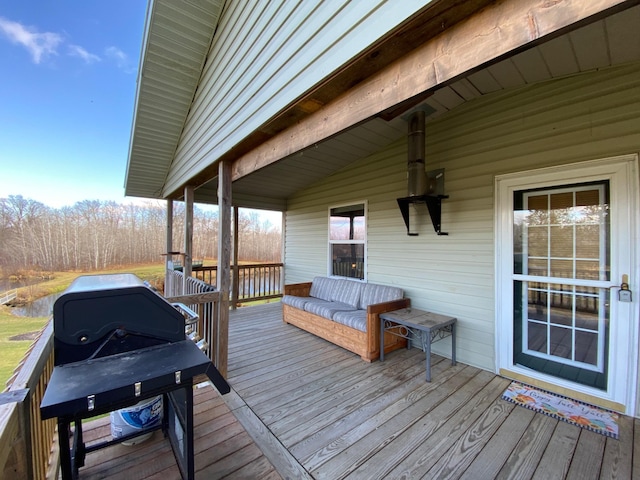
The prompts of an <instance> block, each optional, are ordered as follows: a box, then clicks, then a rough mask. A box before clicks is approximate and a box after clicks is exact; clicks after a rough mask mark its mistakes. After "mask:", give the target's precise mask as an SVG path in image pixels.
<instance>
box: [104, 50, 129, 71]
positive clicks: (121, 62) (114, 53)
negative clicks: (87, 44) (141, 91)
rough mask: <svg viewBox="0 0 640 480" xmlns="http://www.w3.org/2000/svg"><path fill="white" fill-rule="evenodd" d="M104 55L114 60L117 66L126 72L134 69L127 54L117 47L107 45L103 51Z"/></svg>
mask: <svg viewBox="0 0 640 480" xmlns="http://www.w3.org/2000/svg"><path fill="white" fill-rule="evenodd" d="M104 53H105V55H106V56H107V57H108V58H110V59H112V60H113V61H115V62H116V65H117V66H118V68H120V69H122V70H124V71H125V72H127V73H131V72H133V71H135V70H134V69H133V68H132V66H131V60H130V59H129V56H128V55H127V54H126V53H124V52H123V51H122V50H120V49H119V48H118V47H108V48H106V49H105V51H104Z"/></svg>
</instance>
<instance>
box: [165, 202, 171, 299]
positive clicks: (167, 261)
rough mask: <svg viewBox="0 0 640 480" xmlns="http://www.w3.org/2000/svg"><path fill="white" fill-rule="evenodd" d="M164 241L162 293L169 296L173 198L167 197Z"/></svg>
mask: <svg viewBox="0 0 640 480" xmlns="http://www.w3.org/2000/svg"><path fill="white" fill-rule="evenodd" d="M165 243H166V247H167V248H166V250H165V251H166V254H167V255H166V257H165V259H164V295H165V297H166V296H169V295H171V294H172V292H173V288H172V287H173V286H172V285H171V282H172V281H173V276H172V275H169V274H168V272H169V268H170V267H171V268H173V254H172V252H173V200H171V199H170V198H168V199H167V237H166V240H165Z"/></svg>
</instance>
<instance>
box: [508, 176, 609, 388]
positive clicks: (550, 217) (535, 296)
mask: <svg viewBox="0 0 640 480" xmlns="http://www.w3.org/2000/svg"><path fill="white" fill-rule="evenodd" d="M607 190H608V183H607V182H602V183H599V184H585V185H575V186H570V187H569V186H566V187H554V188H549V189H541V190H537V191H529V192H527V191H522V192H517V193H516V196H515V197H514V206H515V211H514V255H515V257H514V268H515V273H516V275H523V276H524V279H523V280H514V292H515V296H514V302H515V303H514V308H515V311H514V313H515V315H514V362H515V363H519V364H521V365H525V366H528V367H529V368H533V369H536V370H538V371H541V372H545V373H550V374H553V375H556V376H560V377H563V378H569V379H571V380H575V381H579V382H580V381H581V380H580V378H589V382H590V383H589V385H594V386H597V387H598V388H605V385H606V365H605V363H606V362H605V358H606V351H607V345H606V340H607V329H608V325H609V309H608V303H609V288H608V287H604V286H594V284H593V282H604V281H608V280H609V270H610V268H609V250H608V244H609V222H608V209H609V207H608V198H607V197H608V194H607ZM581 282H591V284H589V283H581ZM585 371H588V372H591V373H590V374H589V375H584V374H583V373H582V372H585ZM594 378H595V380H594ZM583 383H586V382H583Z"/></svg>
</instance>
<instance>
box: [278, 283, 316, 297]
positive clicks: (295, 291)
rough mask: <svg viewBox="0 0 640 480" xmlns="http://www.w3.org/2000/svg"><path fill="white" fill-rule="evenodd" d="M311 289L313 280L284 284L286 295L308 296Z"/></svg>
mask: <svg viewBox="0 0 640 480" xmlns="http://www.w3.org/2000/svg"><path fill="white" fill-rule="evenodd" d="M310 291H311V282H304V283H292V284H290V285H285V286H284V294H285V295H295V296H296V297H308V296H309V292H310Z"/></svg>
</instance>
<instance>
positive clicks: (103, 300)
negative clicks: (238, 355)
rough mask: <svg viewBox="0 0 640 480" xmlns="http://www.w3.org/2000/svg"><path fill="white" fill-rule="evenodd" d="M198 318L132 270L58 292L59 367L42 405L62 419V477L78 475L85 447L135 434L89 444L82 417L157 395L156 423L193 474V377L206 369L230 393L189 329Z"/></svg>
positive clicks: (186, 473)
mask: <svg viewBox="0 0 640 480" xmlns="http://www.w3.org/2000/svg"><path fill="white" fill-rule="evenodd" d="M196 320H197V316H196V315H195V314H193V312H191V310H189V309H188V308H187V307H185V306H183V305H177V304H171V303H169V302H167V300H166V299H164V298H163V297H162V296H160V295H159V294H158V293H156V292H155V291H154V290H152V289H151V288H150V287H148V286H147V285H145V284H144V283H143V282H142V281H141V280H140V279H139V278H138V277H136V276H135V275H131V274H117V275H92V276H83V277H79V278H78V279H76V280H75V281H74V282H73V283H72V284H71V286H70V287H69V288H68V289H67V290H66V291H65V292H64V293H63V294H62V295H61V296H60V298H58V300H57V301H56V302H55V304H54V307H53V336H54V364H55V367H54V370H53V373H52V375H51V379H50V381H49V385H48V386H47V390H46V392H45V394H44V397H43V399H42V403H41V405H40V412H41V416H42V418H43V419H46V418H52V417H57V418H58V436H59V441H60V462H61V470H62V478H63V479H65V480H66V479H73V478H76V477H77V476H78V469H79V468H80V467H82V466H83V465H84V459H85V455H86V454H87V453H89V452H91V451H94V450H97V449H100V448H104V447H107V446H109V445H113V444H115V443H120V442H123V441H126V440H130V439H131V438H132V437H133V436H135V434H134V435H125V436H123V437H120V438H118V439H114V440H111V441H107V442H102V443H100V444H97V445H89V446H87V445H85V444H84V441H83V438H82V419H85V418H89V417H93V416H96V415H100V414H104V413H108V412H111V411H114V410H118V409H121V408H125V407H129V406H131V405H134V404H136V403H138V402H140V401H142V400H145V399H148V398H151V397H154V396H158V395H162V396H163V403H164V415H163V421H162V424H161V426H160V427H158V428H162V430H163V431H164V433H165V436H167V437H168V438H169V441H170V443H171V447H172V449H173V452H174V454H175V457H176V462H177V464H178V467H179V468H180V472H181V475H182V477H183V478H189V479H191V478H193V477H194V465H193V378H194V377H196V376H198V375H202V374H205V375H207V376H208V377H209V378H210V379H211V381H212V382H213V384H214V385H215V387H216V388H217V390H218V391H219V392H220V393H221V394H225V393H227V392H229V385H228V384H227V382H226V381H225V380H224V378H223V377H222V376H221V375H220V373H219V372H218V370H217V369H216V368H215V366H214V365H213V364H212V363H211V361H210V360H209V358H208V357H207V356H206V355H205V354H204V353H203V352H202V351H201V350H200V349H199V348H198V346H197V345H196V344H195V343H194V342H193V341H191V340H190V339H189V338H188V337H187V336H186V335H185V328H186V324H191V323H194V322H195V321H196ZM72 422H73V423H74V426H75V428H74V435H73V445H71V444H70V441H69V438H70V436H69V430H70V428H69V427H70V425H71V423H72ZM148 431H149V430H145V431H144V433H148Z"/></svg>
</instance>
